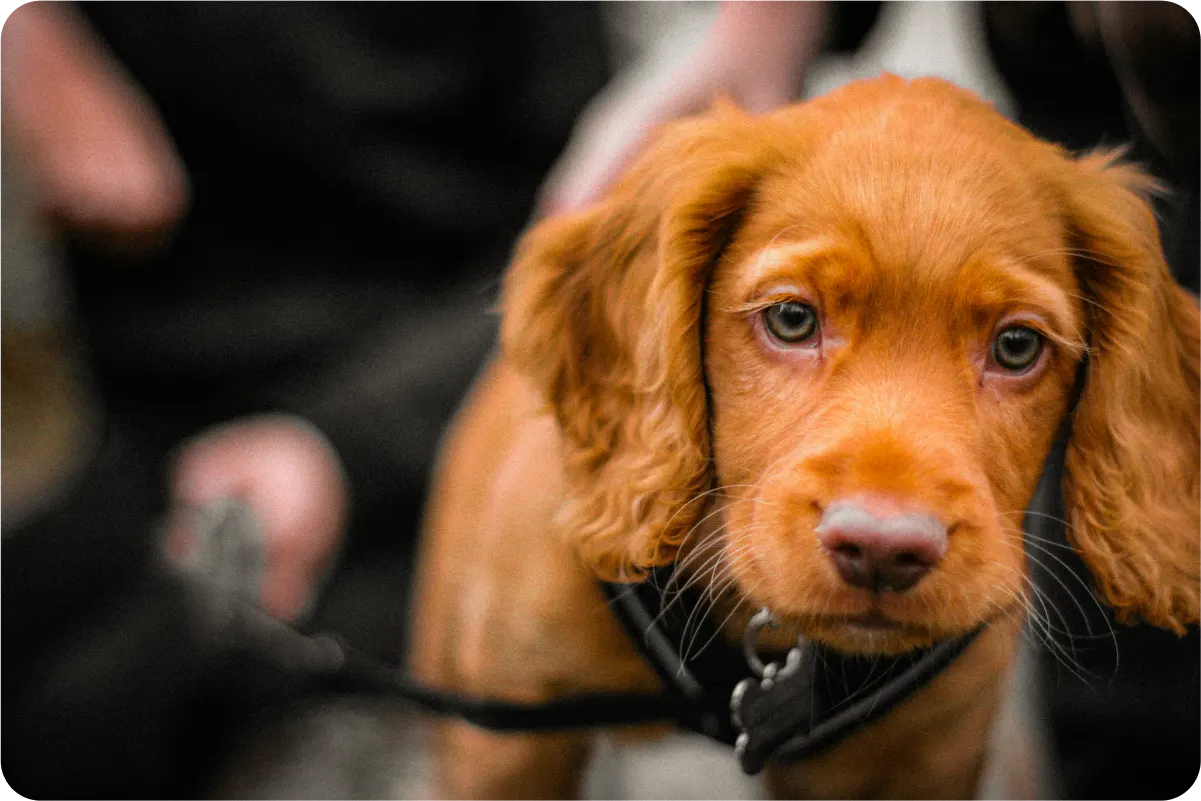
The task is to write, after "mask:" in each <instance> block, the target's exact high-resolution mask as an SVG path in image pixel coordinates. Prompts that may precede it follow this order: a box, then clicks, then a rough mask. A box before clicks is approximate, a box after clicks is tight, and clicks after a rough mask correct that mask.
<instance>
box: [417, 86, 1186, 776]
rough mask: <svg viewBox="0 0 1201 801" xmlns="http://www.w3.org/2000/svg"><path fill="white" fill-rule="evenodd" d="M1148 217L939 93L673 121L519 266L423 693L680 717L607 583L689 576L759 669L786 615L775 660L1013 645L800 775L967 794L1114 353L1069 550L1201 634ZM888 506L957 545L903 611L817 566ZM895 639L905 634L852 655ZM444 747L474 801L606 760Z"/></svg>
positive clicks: (1171, 354)
mask: <svg viewBox="0 0 1201 801" xmlns="http://www.w3.org/2000/svg"><path fill="white" fill-rule="evenodd" d="M1150 188H1151V184H1150V182H1149V181H1148V180H1147V179H1146V178H1145V177H1144V176H1143V174H1142V173H1140V172H1139V171H1138V170H1137V169H1135V168H1134V167H1132V166H1129V165H1123V164H1119V163H1117V161H1116V158H1115V157H1114V155H1113V154H1097V155H1090V156H1085V157H1083V158H1080V159H1074V158H1072V157H1071V156H1070V155H1069V154H1067V153H1066V152H1064V151H1063V150H1061V149H1059V148H1057V147H1054V146H1052V145H1049V144H1046V143H1043V142H1039V141H1037V140H1036V139H1034V138H1033V137H1031V136H1030V135H1029V134H1027V133H1026V132H1025V131H1023V130H1022V129H1021V128H1019V127H1018V126H1016V125H1013V124H1012V123H1009V122H1007V121H1005V120H1004V119H1003V118H1001V117H1000V116H999V115H998V114H997V113H996V112H995V111H993V110H992V109H991V107H989V106H987V105H986V104H984V103H982V102H981V101H979V100H978V99H977V98H975V97H973V96H972V95H970V94H969V93H967V92H964V91H962V90H959V89H956V88H954V87H952V86H950V85H949V84H947V83H945V82H942V81H938V80H929V79H928V80H917V81H911V82H906V81H902V80H901V79H898V78H894V77H891V76H886V77H883V78H881V79H877V80H873V81H863V82H859V83H856V84H852V85H850V86H848V87H845V88H843V89H841V90H839V91H837V92H835V93H832V94H831V95H828V96H826V97H823V98H820V99H818V100H816V101H813V102H810V103H807V104H804V105H800V106H796V107H792V108H789V109H784V110H781V111H778V112H775V113H772V114H768V115H764V116H761V117H752V116H747V115H745V114H743V113H742V112H740V111H739V110H737V109H736V108H733V107H732V106H729V105H725V104H719V105H718V106H717V107H715V108H714V109H713V110H712V111H711V112H710V113H708V114H706V115H704V116H701V117H698V118H694V119H690V120H685V121H682V122H679V123H675V124H672V125H670V126H668V127H666V128H665V129H664V130H663V131H662V134H661V135H660V137H659V138H658V139H657V141H656V142H655V143H654V144H653V146H652V147H651V148H650V149H649V150H648V152H647V153H646V154H645V155H644V156H643V157H642V158H641V159H640V160H639V161H638V162H637V164H635V165H634V166H633V167H632V168H631V169H630V170H629V171H628V172H627V173H626V175H625V176H624V177H623V178H622V179H621V181H620V182H619V183H618V184H617V185H616V186H615V187H614V188H613V189H612V190H611V191H610V192H609V193H608V195H607V196H606V197H605V198H604V199H603V200H601V201H600V202H599V203H597V204H596V205H594V206H593V207H591V208H589V209H587V210H585V211H582V212H579V213H577V214H573V215H569V216H565V217H560V218H555V219H550V220H547V221H545V222H543V223H541V224H539V225H538V226H537V227H536V228H534V229H533V230H532V231H531V232H529V233H528V234H527V236H526V237H525V238H524V239H523V241H522V243H521V244H520V247H519V249H518V252H517V256H516V259H515V261H514V263H513V265H512V267H511V269H510V270H509V272H508V275H507V278H506V281H505V285H504V293H503V312H504V321H503V331H502V334H503V356H502V358H501V359H500V360H499V361H498V363H497V364H495V365H493V367H492V368H491V369H490V370H489V371H488V373H487V374H486V375H485V376H484V378H483V379H482V380H481V383H480V385H479V386H478V387H477V389H476V391H475V393H474V395H473V398H472V400H471V401H470V402H469V404H468V406H467V408H466V409H465V411H464V412H463V414H462V415H461V416H460V419H459V422H458V423H457V425H456V428H455V430H454V431H453V432H452V434H451V436H450V438H449V441H448V443H447V446H446V449H445V452H444V455H443V459H442V462H441V465H440V468H439V477H438V480H437V482H436V484H435V491H434V495H433V498H432V501H431V509H430V513H429V520H428V525H427V529H428V531H427V538H426V541H425V544H424V548H425V555H424V557H423V558H424V563H423V570H422V579H421V585H420V596H419V607H418V609H419V611H418V617H417V621H416V637H415V642H414V662H415V667H416V668H417V670H418V671H419V672H420V673H421V674H422V675H424V676H425V677H426V678H427V679H429V680H431V681H436V682H440V683H443V684H445V685H447V686H454V687H457V688H460V689H466V690H469V691H477V692H485V693H489V694H498V693H499V694H504V695H507V696H510V697H519V698H525V699H537V698H544V697H549V696H553V695H558V694H562V693H564V692H571V691H580V690H583V689H609V690H617V689H631V688H637V687H644V688H645V687H653V686H655V684H656V681H655V679H654V678H653V676H652V675H651V674H650V672H649V671H648V670H647V669H646V666H645V665H643V664H642V663H641V661H640V660H639V659H638V657H637V655H636V654H634V652H633V651H632V650H631V649H630V647H629V644H628V643H627V642H625V640H624V638H623V635H622V634H621V632H620V631H619V630H618V629H617V627H616V626H615V625H614V623H613V620H612V618H611V616H610V615H609V614H608V612H607V610H606V609H605V608H604V604H603V601H602V600H601V597H600V595H599V593H598V592H597V591H596V588H595V584H594V582H595V578H596V577H597V576H599V577H603V578H606V579H610V580H636V579H638V578H640V577H642V576H643V575H645V574H646V572H647V571H648V570H649V569H650V568H652V567H655V566H657V565H664V564H667V563H670V562H672V561H678V562H679V563H680V564H681V566H682V569H684V570H685V572H686V574H688V575H692V576H693V577H694V579H695V580H697V581H701V582H707V583H708V587H709V591H710V595H711V597H713V598H714V599H717V600H715V608H719V609H720V611H721V613H722V614H723V615H725V619H726V620H727V621H728V623H727V633H728V636H729V637H730V638H732V639H733V638H736V637H737V633H738V631H739V626H740V625H741V624H743V623H744V622H745V619H746V615H745V611H746V610H747V609H753V608H756V607H758V606H759V605H764V604H766V605H770V606H771V607H772V608H773V609H775V610H776V611H777V612H778V613H779V614H780V615H781V616H782V617H783V619H784V622H785V625H784V626H783V627H782V631H784V632H785V634H784V635H782V636H794V635H795V634H796V633H801V634H804V635H805V636H808V637H811V638H817V639H820V640H823V641H825V642H827V643H828V644H830V645H831V646H833V647H836V648H843V649H846V650H851V651H860V652H869V653H873V652H874V653H885V652H895V651H902V650H906V649H908V648H912V647H915V646H919V645H924V644H928V643H930V642H933V641H936V640H938V639H941V638H943V637H947V636H953V635H956V634H959V633H963V632H965V631H968V630H971V629H973V628H975V627H977V626H979V625H980V624H981V623H982V622H987V621H993V624H992V628H991V630H990V632H989V636H986V637H982V638H981V640H980V641H979V642H978V643H977V645H975V646H973V648H972V649H970V650H969V653H968V654H967V655H966V656H965V657H964V658H963V659H961V660H960V661H959V662H957V663H956V665H955V666H954V667H953V668H952V669H951V670H949V671H948V672H947V673H946V674H945V675H944V676H943V677H941V678H940V679H939V680H937V681H936V682H935V683H934V684H933V685H931V686H930V687H929V688H927V689H926V690H923V691H922V692H921V693H920V694H919V695H918V696H916V697H915V698H914V699H912V700H911V701H910V702H908V703H906V704H905V705H903V706H902V707H900V708H899V709H898V710H897V711H895V712H893V713H891V714H890V716H889V717H888V718H886V719H885V720H884V721H882V722H881V723H878V724H874V725H873V726H872V727H869V728H868V729H867V730H865V731H864V732H862V733H861V734H859V735H856V736H855V737H852V738H851V739H850V740H848V741H847V743H845V744H844V745H843V746H841V747H840V748H839V749H836V750H835V751H834V752H831V753H830V754H827V755H823V756H822V757H819V758H817V759H815V760H813V761H811V762H810V763H808V764H807V765H805V766H804V769H803V772H802V773H803V778H799V777H800V776H801V775H802V774H798V773H794V772H790V771H788V770H783V769H781V770H777V771H775V772H774V773H773V776H774V777H775V778H774V779H773V781H774V782H775V783H774V785H773V786H774V787H775V788H776V789H777V791H779V792H786V793H809V794H816V795H837V796H842V795H856V794H878V795H896V794H910V795H918V796H920V795H930V794H938V795H964V794H968V793H971V792H972V791H973V782H974V781H975V779H976V777H977V776H978V773H979V768H980V765H981V763H982V760H983V748H984V741H985V734H986V732H987V728H988V721H989V719H990V717H991V715H992V713H993V711H994V710H995V707H996V702H997V699H998V697H999V692H1000V690H999V689H998V688H999V686H1000V684H1001V683H1000V682H998V681H997V677H998V675H1000V674H1003V673H1004V671H1005V669H1006V665H1007V663H1008V660H1009V659H1010V657H1011V655H1012V650H1013V642H1014V639H1015V637H1016V633H1017V630H1018V626H1019V625H1020V621H1021V614H1020V612H1021V610H1024V609H1028V608H1029V596H1028V586H1029V581H1028V579H1027V578H1026V563H1025V552H1024V549H1023V546H1022V536H1023V535H1022V532H1021V530H1020V528H1019V525H1018V524H1019V522H1020V519H1021V511H1022V510H1023V509H1024V508H1025V506H1026V505H1027V503H1028V502H1029V500H1030V498H1031V496H1032V494H1033V492H1034V488H1035V484H1036V482H1037V479H1038V476H1039V472H1040V469H1041V466H1042V463H1043V460H1044V457H1045V454H1046V452H1047V450H1048V448H1049V446H1050V444H1051V441H1052V439H1053V437H1054V435H1055V432H1056V430H1057V429H1058V425H1059V422H1060V421H1061V420H1062V418H1063V416H1064V415H1065V414H1067V413H1068V411H1069V410H1068V404H1069V396H1070V394H1071V389H1072V386H1073V381H1074V376H1075V375H1076V369H1077V365H1078V363H1079V361H1080V359H1081V358H1082V357H1083V355H1084V354H1085V353H1087V357H1088V366H1087V383H1086V386H1085V388H1084V391H1083V394H1082V396H1081V398H1080V401H1079V404H1078V406H1077V408H1076V410H1075V417H1074V432H1073V437H1072V440H1071V443H1070V447H1069V453H1068V459H1067V479H1066V482H1065V500H1066V504H1067V508H1068V522H1069V531H1070V534H1069V536H1070V538H1071V542H1072V544H1073V545H1074V546H1075V547H1076V549H1077V550H1079V552H1080V553H1081V554H1082V556H1083V557H1084V559H1085V561H1086V563H1087V565H1088V567H1089V568H1090V570H1091V571H1092V574H1093V576H1094V577H1095V579H1096V582H1097V585H1098V587H1099V589H1100V590H1101V592H1102V594H1103V596H1104V598H1105V599H1107V600H1108V601H1109V602H1110V603H1111V604H1112V605H1113V606H1114V607H1115V608H1116V609H1117V610H1118V612H1119V613H1120V614H1121V615H1123V616H1125V617H1126V618H1127V619H1135V618H1142V619H1144V620H1147V621H1149V622H1151V623H1154V624H1155V625H1158V626H1161V627H1164V628H1168V629H1172V630H1174V631H1177V632H1183V631H1184V627H1185V626H1188V625H1191V624H1195V623H1197V622H1198V617H1199V609H1198V605H1199V589H1201V576H1199V564H1201V553H1199V546H1198V530H1199V528H1201V517H1199V505H1201V489H1199V486H1201V478H1199V476H1198V467H1199V462H1201V459H1199V456H1198V439H1199V436H1201V434H1199V422H1198V409H1199V405H1201V400H1199V393H1198V384H1199V377H1198V365H1199V359H1201V357H1199V352H1198V349H1199V346H1198V337H1199V333H1201V331H1199V328H1201V322H1199V315H1198V307H1197V303H1196V301H1195V300H1194V299H1193V298H1192V297H1190V296H1189V295H1187V294H1186V293H1184V292H1183V291H1182V290H1180V289H1179V288H1178V287H1177V286H1176V285H1175V284H1174V283H1173V281H1172V278H1171V275H1170V273H1169V271H1168V268H1167V266H1166V264H1165V263H1164V259H1163V255H1162V251H1161V248H1160V244H1159V239H1158V234H1157V231H1156V226H1155V221H1154V217H1153V215H1152V213H1151V211H1150V209H1149V207H1148V205H1147V202H1146V200H1145V198H1144V194H1145V192H1146V191H1147V190H1148V189H1150ZM782 300H785V301H790V302H794V301H795V302H802V301H803V302H804V303H806V304H809V305H810V306H812V307H813V308H814V309H816V312H815V313H816V314H817V315H818V317H819V318H820V321H821V338H820V341H819V342H818V344H816V345H812V346H809V345H807V346H805V347H786V346H785V347H782V346H781V345H780V343H779V342H778V341H775V340H773V339H772V337H771V336H770V335H768V334H766V333H764V327H763V326H764V323H763V318H764V314H763V312H764V310H765V309H766V308H768V307H770V306H771V305H772V304H774V303H778V302H780V301H782ZM1015 321H1016V323H1020V324H1021V325H1025V326H1027V327H1031V328H1033V329H1035V330H1037V331H1038V332H1039V333H1040V334H1041V337H1042V340H1043V341H1044V342H1045V344H1044V345H1043V350H1042V351H1040V355H1039V357H1038V358H1039V361H1037V362H1036V363H1035V364H1034V366H1032V367H1030V368H1029V369H1028V370H1025V371H1024V372H1006V371H1005V370H1002V369H1000V368H998V366H997V365H996V364H995V363H994V357H993V356H990V350H989V348H990V344H989V343H990V341H991V340H992V338H993V337H995V336H996V332H997V331H998V330H1000V328H1001V327H1002V326H1003V325H1012V324H1014V323H1015ZM548 413H549V414H548ZM862 492H871V493H882V494H884V495H886V496H887V497H890V498H899V499H901V500H902V501H903V503H904V504H906V505H909V506H912V507H914V508H920V509H922V510H928V511H930V513H931V514H933V515H935V516H937V517H938V518H939V519H940V520H942V521H944V522H945V523H946V524H947V529H948V531H949V532H950V534H949V538H948V542H949V544H948V546H947V550H946V555H945V556H944V557H942V559H941V562H940V563H939V564H938V565H937V567H936V568H935V569H934V570H932V571H931V572H930V574H929V575H928V576H926V577H925V578H923V579H922V581H921V582H920V584H918V585H917V586H916V587H915V588H914V589H912V590H910V591H908V592H883V593H881V592H880V591H878V590H877V591H876V592H874V593H873V592H871V591H868V590H863V589H859V588H856V587H851V586H848V585H847V584H846V583H845V582H844V581H841V580H840V579H839V575H838V573H837V572H836V571H835V570H834V569H833V567H832V566H831V560H830V555H829V553H827V552H826V550H825V549H823V547H821V546H820V545H819V543H818V541H817V540H815V535H814V532H815V530H816V526H817V523H818V520H819V518H820V516H821V514H822V512H823V510H824V509H826V508H828V507H829V506H830V504H831V503H832V502H835V501H837V500H838V499H840V498H845V497H858V496H857V495H856V493H862ZM698 554H703V557H698V556H697V555H698ZM868 614H871V615H883V616H884V617H885V618H886V619H887V620H888V621H889V622H890V626H891V628H888V629H887V630H885V631H866V630H864V629H863V628H862V627H858V628H857V627H856V626H855V625H852V623H853V621H855V620H859V619H862V616H864V615H868ZM548 650H549V651H551V652H553V656H551V655H550V654H549V653H547V652H548ZM438 731H439V734H438V738H439V739H438V740H437V743H438V745H437V751H438V753H439V756H440V773H439V776H440V789H441V791H442V792H445V793H448V794H454V795H474V794H490V795H496V794H515V795H523V794H551V795H554V794H565V793H571V792H573V790H574V787H575V784H574V781H575V780H576V779H578V775H579V770H580V766H581V765H582V763H583V760H584V758H585V756H586V754H587V737H586V735H584V734H566V735H554V736H549V735H539V736H523V737H512V736H509V737H504V736H500V735H494V734H489V733H485V732H480V731H478V730H474V729H472V728H471V727H468V726H465V725H462V724H444V725H442V726H440V727H439V730H438ZM867 751H870V752H871V754H872V756H871V758H870V760H866V761H865V758H864V755H865V753H866V752H867ZM551 755H553V759H552V756H551ZM548 759H551V760H552V761H554V763H555V765H557V766H558V767H557V768H556V770H557V771H558V772H557V773H555V772H554V771H552V773H555V775H554V777H552V778H546V776H545V775H544V774H545V770H544V769H542V768H541V766H540V765H539V764H538V763H539V762H545V761H546V760H548ZM867 763H870V768H869V767H864V765H865V764H867ZM914 764H920V765H921V766H922V769H921V770H918V769H916V768H914V767H913V765H914ZM902 766H903V767H902ZM539 771H541V773H542V774H543V777H542V778H538V777H537V776H536V775H535V774H538V773H539Z"/></svg>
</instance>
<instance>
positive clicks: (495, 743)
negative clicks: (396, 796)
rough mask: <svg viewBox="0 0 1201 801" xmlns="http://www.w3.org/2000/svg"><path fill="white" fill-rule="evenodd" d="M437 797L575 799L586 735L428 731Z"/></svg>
mask: <svg viewBox="0 0 1201 801" xmlns="http://www.w3.org/2000/svg"><path fill="white" fill-rule="evenodd" d="M432 734H433V741H432V745H433V749H434V757H435V763H436V768H435V771H436V772H435V777H434V794H435V796H436V797H438V798H578V797H579V796H580V792H581V787H582V782H583V776H584V769H585V768H586V766H587V764H588V757H589V755H590V754H591V751H592V742H593V736H592V734H591V733H589V732H569V733H554V734H501V733H497V732H490V731H486V730H484V729H480V728H478V727H476V726H472V725H471V724H468V723H459V722H454V723H440V724H438V725H437V726H436V727H435V728H434V731H433V732H432Z"/></svg>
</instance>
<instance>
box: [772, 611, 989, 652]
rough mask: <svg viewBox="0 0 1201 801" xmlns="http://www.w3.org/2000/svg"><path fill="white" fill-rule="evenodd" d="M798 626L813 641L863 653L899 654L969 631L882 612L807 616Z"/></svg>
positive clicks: (796, 626) (840, 650) (798, 621)
mask: <svg viewBox="0 0 1201 801" xmlns="http://www.w3.org/2000/svg"><path fill="white" fill-rule="evenodd" d="M795 628H796V630H797V631H798V632H799V633H800V635H801V636H802V637H804V638H805V639H807V640H809V641H811V642H817V643H820V644H822V645H824V646H826V647H828V648H832V649H834V650H835V651H839V652H842V653H846V654H853V655H859V656H895V655H898V654H903V653H907V652H909V651H913V650H916V649H919V648H929V647H930V646H932V645H935V644H937V643H939V642H942V641H943V640H948V639H953V638H954V637H956V636H959V635H960V634H963V633H966V632H952V631H944V630H941V629H937V630H936V629H931V628H928V627H925V626H917V625H912V624H907V623H900V622H897V621H895V620H892V619H890V618H888V617H886V616H884V615H883V614H880V613H871V614H866V615H843V616H838V615H822V616H819V617H812V618H809V617H806V618H802V619H800V620H797V622H796V625H795Z"/></svg>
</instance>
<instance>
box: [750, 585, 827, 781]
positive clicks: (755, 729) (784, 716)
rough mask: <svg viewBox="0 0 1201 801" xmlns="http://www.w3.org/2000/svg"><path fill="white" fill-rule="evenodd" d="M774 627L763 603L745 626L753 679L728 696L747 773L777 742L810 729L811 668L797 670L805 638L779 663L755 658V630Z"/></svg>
mask: <svg viewBox="0 0 1201 801" xmlns="http://www.w3.org/2000/svg"><path fill="white" fill-rule="evenodd" d="M775 625H776V621H775V618H774V616H773V615H772V613H771V610H770V609H768V608H767V607H764V608H763V609H761V610H759V612H757V613H756V614H755V616H754V617H752V618H751V621H750V623H749V624H747V629H746V634H745V635H744V638H743V651H744V653H745V655H746V661H747V665H749V666H750V668H751V671H752V672H753V673H754V674H755V676H756V678H748V679H743V680H742V681H740V682H739V683H738V686H736V687H735V688H734V692H733V693H732V694H731V695H730V717H731V720H732V721H733V723H734V727H735V728H736V729H738V731H739V735H738V739H737V740H736V741H735V742H734V756H735V757H737V759H738V761H739V762H740V763H741V765H742V770H743V771H744V772H745V773H747V774H751V775H753V774H756V773H758V772H759V771H760V770H762V769H763V766H764V765H765V764H766V763H767V760H768V758H769V757H770V756H771V754H772V751H773V750H774V749H775V748H776V747H777V746H779V745H780V744H781V743H783V742H785V741H786V740H788V739H789V738H791V737H793V736H795V735H796V734H798V733H799V732H801V731H808V730H810V729H812V727H813V672H812V671H810V670H802V669H801V666H802V663H803V662H804V661H805V656H806V650H807V649H806V648H805V642H804V641H803V640H799V639H798V640H797V644H796V647H794V648H792V649H791V650H789V652H788V654H787V656H786V657H785V658H784V664H783V665H780V664H779V663H778V662H769V663H768V664H766V665H765V664H764V663H763V661H762V660H760V659H759V654H758V649H757V643H758V639H759V632H760V631H762V630H763V629H764V628H766V627H768V626H775Z"/></svg>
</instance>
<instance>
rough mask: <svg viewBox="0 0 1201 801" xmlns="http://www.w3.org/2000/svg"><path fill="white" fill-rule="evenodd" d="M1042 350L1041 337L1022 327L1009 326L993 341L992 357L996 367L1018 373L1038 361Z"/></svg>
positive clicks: (1031, 329) (1032, 330)
mask: <svg viewBox="0 0 1201 801" xmlns="http://www.w3.org/2000/svg"><path fill="white" fill-rule="evenodd" d="M1042 350H1043V338H1042V335H1041V334H1039V333H1038V332H1037V331H1035V330H1034V329H1033V328H1027V327H1026V326H1024V325H1015V326H1010V327H1009V328H1006V329H1004V330H1003V331H1001V332H1000V333H999V334H997V338H996V339H994V340H993V344H992V356H993V360H994V361H996V363H997V365H998V366H1000V367H1002V368H1004V369H1006V370H1009V371H1010V372H1013V373H1020V372H1022V371H1023V370H1026V369H1029V367H1030V366H1031V365H1032V364H1034V363H1035V362H1036V361H1037V360H1038V355H1039V354H1040V353H1042Z"/></svg>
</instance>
